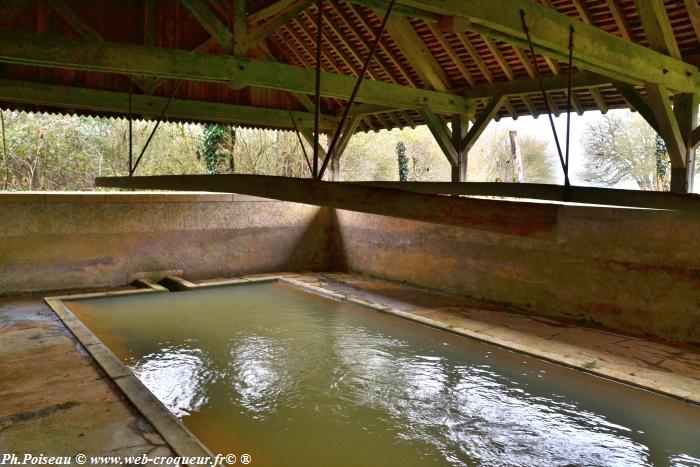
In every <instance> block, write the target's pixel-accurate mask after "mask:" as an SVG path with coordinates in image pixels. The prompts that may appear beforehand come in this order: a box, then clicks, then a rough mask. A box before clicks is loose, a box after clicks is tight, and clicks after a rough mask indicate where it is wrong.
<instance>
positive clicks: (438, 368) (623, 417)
mask: <svg viewBox="0 0 700 467" xmlns="http://www.w3.org/2000/svg"><path fill="white" fill-rule="evenodd" d="M69 305H70V307H71V309H73V310H74V311H75V312H76V314H78V315H79V316H80V318H81V319H82V320H83V321H84V322H85V323H86V324H87V325H88V326H89V327H90V328H91V329H92V330H93V332H95V334H97V335H98V336H99V337H100V339H102V341H103V342H104V343H105V344H106V345H107V346H109V347H110V348H111V349H112V350H113V351H114V352H115V353H116V354H117V355H118V356H119V357H120V358H122V359H123V361H124V362H125V363H126V364H127V365H128V366H129V367H130V368H132V369H133V371H134V373H135V374H136V375H137V376H138V377H139V378H140V380H141V381H142V382H143V383H144V384H145V385H146V386H147V387H148V388H149V389H150V390H151V391H152V392H153V393H154V394H155V395H156V396H157V397H158V398H159V399H160V400H161V401H162V402H163V403H164V404H165V405H166V406H167V407H169V408H170V410H172V412H173V413H174V414H175V415H176V416H177V417H179V418H180V420H182V422H183V423H184V424H185V425H186V426H187V427H188V428H189V429H190V430H191V431H192V432H194V433H195V434H196V435H197V436H198V437H199V438H200V439H201V440H202V441H203V442H204V443H206V444H207V445H208V446H209V447H210V448H211V449H212V450H213V451H215V452H221V453H229V452H231V453H236V454H239V455H240V454H241V453H248V454H250V455H251V457H252V460H253V462H252V464H251V465H259V466H263V465H264V466H285V465H289V466H402V467H403V466H413V465H420V466H432V465H489V466H492V465H494V466H495V465H513V466H516V465H517V466H520V465H527V466H530V465H532V466H535V465H542V466H553V465H696V466H697V465H700V408H699V407H696V406H691V405H688V404H684V403H681V402H678V401H674V400H671V399H668V398H664V397H660V396H656V395H653V394H650V393H647V392H644V391H641V390H636V389H632V388H629V387H626V386H623V385H620V384H615V383H611V382H608V381H605V380H601V379H599V378H595V377H592V376H589V375H584V374H581V373H578V372H575V371H572V370H569V369H565V368H561V367H558V366H555V365H550V364H547V363H544V362H540V361H538V360H536V359H532V358H527V357H524V356H522V355H519V354H517V353H513V352H508V351H505V350H501V349H497V348H494V347H491V346H488V345H485V344H481V343H478V342H474V341H472V340H470V339H467V338H463V337H459V336H455V335H452V334H449V333H446V332H441V331H438V330H434V329H431V328H428V327H425V326H421V325H418V324H415V323H411V322H409V321H405V320H402V319H399V318H396V317H393V316H390V315H385V314H382V313H378V312H376V311H372V310H368V309H365V308H363V307H359V306H355V305H351V304H347V303H341V302H336V301H332V300H328V299H325V298H322V297H319V296H316V295H313V294H309V293H306V292H302V291H300V290H297V289H294V288H292V287H289V286H285V285H282V284H279V283H267V284H255V285H239V286H231V287H222V288H211V289H202V290H195V291H187V292H180V293H170V294H152V295H137V296H125V297H111V298H101V299H93V300H86V301H79V302H78V301H76V302H71V303H69Z"/></svg>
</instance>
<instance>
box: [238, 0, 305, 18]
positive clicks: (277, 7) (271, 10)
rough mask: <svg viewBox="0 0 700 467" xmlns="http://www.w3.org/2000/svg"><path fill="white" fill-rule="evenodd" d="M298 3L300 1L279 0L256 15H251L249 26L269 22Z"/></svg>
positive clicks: (249, 16)
mask: <svg viewBox="0 0 700 467" xmlns="http://www.w3.org/2000/svg"><path fill="white" fill-rule="evenodd" d="M297 1H298V0H278V1H276V2H272V3H270V4H269V5H268V6H266V7H264V8H263V9H261V10H258V11H256V12H255V13H251V14H249V15H248V18H247V20H248V24H256V23H260V22H262V21H267V20H269V19H270V18H271V17H273V16H275V15H276V14H278V13H279V12H281V11H283V10H286V9H287V8H289V7H290V6H291V5H292V4H293V3H296V2H297Z"/></svg>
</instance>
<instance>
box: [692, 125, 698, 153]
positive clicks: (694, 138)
mask: <svg viewBox="0 0 700 467" xmlns="http://www.w3.org/2000/svg"><path fill="white" fill-rule="evenodd" d="M698 146H700V126H698V127H695V129H694V130H693V132H692V133H691V134H690V147H691V148H693V149H697V147H698Z"/></svg>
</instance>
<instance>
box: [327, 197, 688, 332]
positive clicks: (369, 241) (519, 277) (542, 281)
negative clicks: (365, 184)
mask: <svg viewBox="0 0 700 467" xmlns="http://www.w3.org/2000/svg"><path fill="white" fill-rule="evenodd" d="M494 202H497V201H494ZM543 207H544V206H543ZM549 208H551V205H550V206H549ZM557 211H558V212H557V222H556V226H555V227H554V231H553V232H552V234H553V235H551V238H548V239H542V238H534V237H532V236H527V235H505V234H499V233H493V232H485V231H477V230H470V229H464V228H456V227H448V226H442V225H434V224H427V223H422V222H412V221H407V220H401V219H392V218H388V217H383V216H377V215H370V214H360V213H354V212H348V211H337V213H336V215H337V229H338V240H337V241H338V244H339V246H340V247H341V248H342V251H343V253H344V260H345V262H346V267H347V269H348V270H349V271H354V272H360V273H366V274H371V275H375V276H379V277H384V278H388V279H393V280H398V281H405V282H408V283H411V284H415V285H419V286H425V287H429V288H433V289H438V290H442V291H447V292H452V293H457V294H461V295H466V296H470V297H474V298H477V299H482V300H487V301H490V302H494V303H497V304H499V306H500V305H502V306H505V307H508V308H511V309H515V310H520V311H524V312H527V313H531V314H535V315H540V316H551V317H564V318H570V319H574V320H579V321H589V322H594V323H598V324H600V325H603V326H606V327H609V328H612V329H617V330H621V331H624V332H637V333H648V334H654V335H657V336H660V337H663V338H666V339H671V340H676V341H685V342H694V343H700V244H699V241H700V222H699V220H698V218H697V216H688V215H682V214H679V213H672V212H662V211H642V210H632V209H611V208H594V207H575V206H561V207H559V208H557ZM544 212H546V210H543V213H544ZM532 221H533V222H537V221H538V219H532Z"/></svg>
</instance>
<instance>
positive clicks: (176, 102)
mask: <svg viewBox="0 0 700 467" xmlns="http://www.w3.org/2000/svg"><path fill="white" fill-rule="evenodd" d="M0 100H2V101H5V102H16V103H21V104H32V105H42V106H49V107H58V108H61V109H65V108H69V109H71V108H74V109H83V110H91V111H96V112H99V113H109V114H120V115H125V114H126V113H127V112H128V105H129V104H128V102H129V96H128V94H126V93H119V92H111V91H96V90H94V89H85V88H76V87H68V86H57V85H52V84H43V83H32V82H29V81H15V80H6V79H0ZM167 100H168V99H167V98H164V97H155V96H144V95H141V94H134V95H133V96H132V107H133V113H134V114H135V115H136V116H146V117H155V116H157V115H158V114H159V113H160V112H161V110H162V109H163V108H164V106H165V103H166V102H167ZM292 114H293V115H294V119H295V120H296V122H297V125H299V126H300V127H302V128H311V127H313V114H312V113H309V112H292ZM167 116H168V117H169V118H177V119H183V120H187V121H199V122H211V121H214V122H221V123H231V124H249V125H260V126H265V127H271V128H289V129H292V128H293V124H292V122H291V121H290V119H289V112H288V111H287V110H277V109H266V108H262V107H250V106H243V105H231V104H216V103H211V102H202V101H192V100H183V99H173V100H172V101H171V103H170V106H169V107H168V114H167ZM336 126H337V123H336V121H335V117H334V116H332V115H323V116H322V120H321V127H322V128H323V129H324V130H331V129H334V128H335V127H336Z"/></svg>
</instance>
